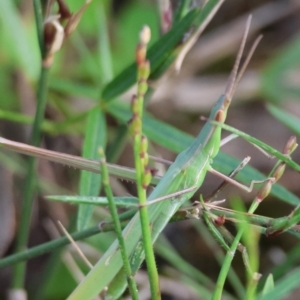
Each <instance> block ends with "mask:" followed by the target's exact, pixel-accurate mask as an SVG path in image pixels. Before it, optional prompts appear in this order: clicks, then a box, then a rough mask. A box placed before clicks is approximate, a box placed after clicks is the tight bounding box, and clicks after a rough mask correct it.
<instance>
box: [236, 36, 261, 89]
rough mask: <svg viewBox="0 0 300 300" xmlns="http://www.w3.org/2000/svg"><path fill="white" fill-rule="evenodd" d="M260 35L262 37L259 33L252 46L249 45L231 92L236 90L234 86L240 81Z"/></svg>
mask: <svg viewBox="0 0 300 300" xmlns="http://www.w3.org/2000/svg"><path fill="white" fill-rule="evenodd" d="M262 37H263V36H262V34H261V35H259V36H258V37H257V38H256V40H255V41H254V43H253V45H252V47H251V49H250V51H249V53H248V55H247V57H246V60H245V61H244V63H243V65H242V67H241V69H240V71H239V74H238V76H237V79H236V81H235V83H234V87H233V90H232V92H233V93H234V92H235V90H236V88H237V85H238V84H239V82H240V80H241V78H242V76H243V75H244V72H245V70H246V68H247V66H248V64H249V61H250V59H251V57H252V55H253V53H254V51H255V49H256V47H257V46H258V44H259V42H260V40H261V39H262Z"/></svg>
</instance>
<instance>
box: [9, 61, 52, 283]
mask: <svg viewBox="0 0 300 300" xmlns="http://www.w3.org/2000/svg"><path fill="white" fill-rule="evenodd" d="M48 76H49V69H48V68H45V67H43V66H42V68H41V75H40V78H39V83H38V91H37V108H36V114H35V119H34V123H33V129H32V134H31V139H30V144H31V145H33V146H38V145H39V144H40V140H41V137H40V135H41V127H42V123H43V120H44V113H45V108H46V102H47V97H46V95H47V90H48ZM27 170H28V171H27V176H26V181H25V192H24V198H23V202H22V207H21V212H22V213H21V220H20V225H19V232H18V235H17V243H16V249H15V251H16V252H17V253H18V252H21V251H23V250H24V249H26V246H27V241H28V236H29V228H30V216H31V209H32V204H33V200H34V195H35V190H36V171H35V170H36V159H35V158H33V157H31V158H29V161H28V169H27ZM25 269H26V264H25V263H23V264H20V265H16V267H15V268H14V276H13V278H14V280H13V286H14V287H15V288H22V287H23V285H24V278H25Z"/></svg>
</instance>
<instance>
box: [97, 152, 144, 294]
mask: <svg viewBox="0 0 300 300" xmlns="http://www.w3.org/2000/svg"><path fill="white" fill-rule="evenodd" d="M99 154H100V160H101V172H102V184H103V188H104V191H105V194H106V196H107V199H108V206H109V210H110V214H111V217H112V219H113V223H114V226H115V232H116V234H117V238H118V241H119V246H120V252H121V255H122V259H123V265H124V270H125V273H126V276H127V282H128V286H129V292H130V294H131V297H132V299H134V300H138V299H139V295H138V291H137V286H136V282H135V280H134V278H133V275H132V271H131V266H130V262H129V256H128V253H127V251H126V247H125V242H124V238H123V235H122V226H121V222H120V220H119V215H118V210H117V207H116V205H115V202H114V197H113V193H112V190H111V187H110V184H109V175H108V171H107V166H106V159H105V156H104V152H103V149H102V148H100V150H99Z"/></svg>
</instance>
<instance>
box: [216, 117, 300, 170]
mask: <svg viewBox="0 0 300 300" xmlns="http://www.w3.org/2000/svg"><path fill="white" fill-rule="evenodd" d="M211 123H213V124H216V125H218V126H220V127H222V128H223V129H225V130H227V131H229V132H232V133H234V134H237V135H238V136H240V137H241V138H243V139H244V140H246V141H248V142H250V143H252V144H254V145H257V146H258V147H260V148H262V149H263V150H265V151H267V152H268V153H269V154H271V155H273V156H275V157H277V158H278V159H279V160H281V161H283V162H285V163H286V164H287V165H288V166H290V167H291V168H292V169H294V170H295V171H298V172H299V171H300V165H298V164H297V163H295V162H294V161H293V160H292V159H290V158H289V157H287V156H286V155H284V154H282V153H281V152H279V151H278V150H276V149H274V148H272V147H271V146H269V145H267V144H265V143H264V142H262V141H260V140H258V139H256V138H254V137H252V136H250V135H249V134H247V133H245V132H243V131H240V130H238V129H236V128H233V127H231V126H229V125H226V124H221V123H219V122H214V121H212V122H211Z"/></svg>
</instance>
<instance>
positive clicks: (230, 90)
mask: <svg viewBox="0 0 300 300" xmlns="http://www.w3.org/2000/svg"><path fill="white" fill-rule="evenodd" d="M251 19H252V15H250V16H249V17H248V19H247V23H246V29H245V32H244V35H243V39H242V42H241V45H240V48H239V51H238V54H237V56H236V59H235V62H234V66H233V69H232V71H231V74H230V76H229V79H228V84H227V87H226V90H225V95H226V98H227V99H228V100H231V98H232V96H233V93H234V89H235V87H236V78H237V72H238V69H239V65H240V62H241V58H242V55H243V51H244V48H245V44H246V40H247V36H248V32H249V28H250V23H251Z"/></svg>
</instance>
